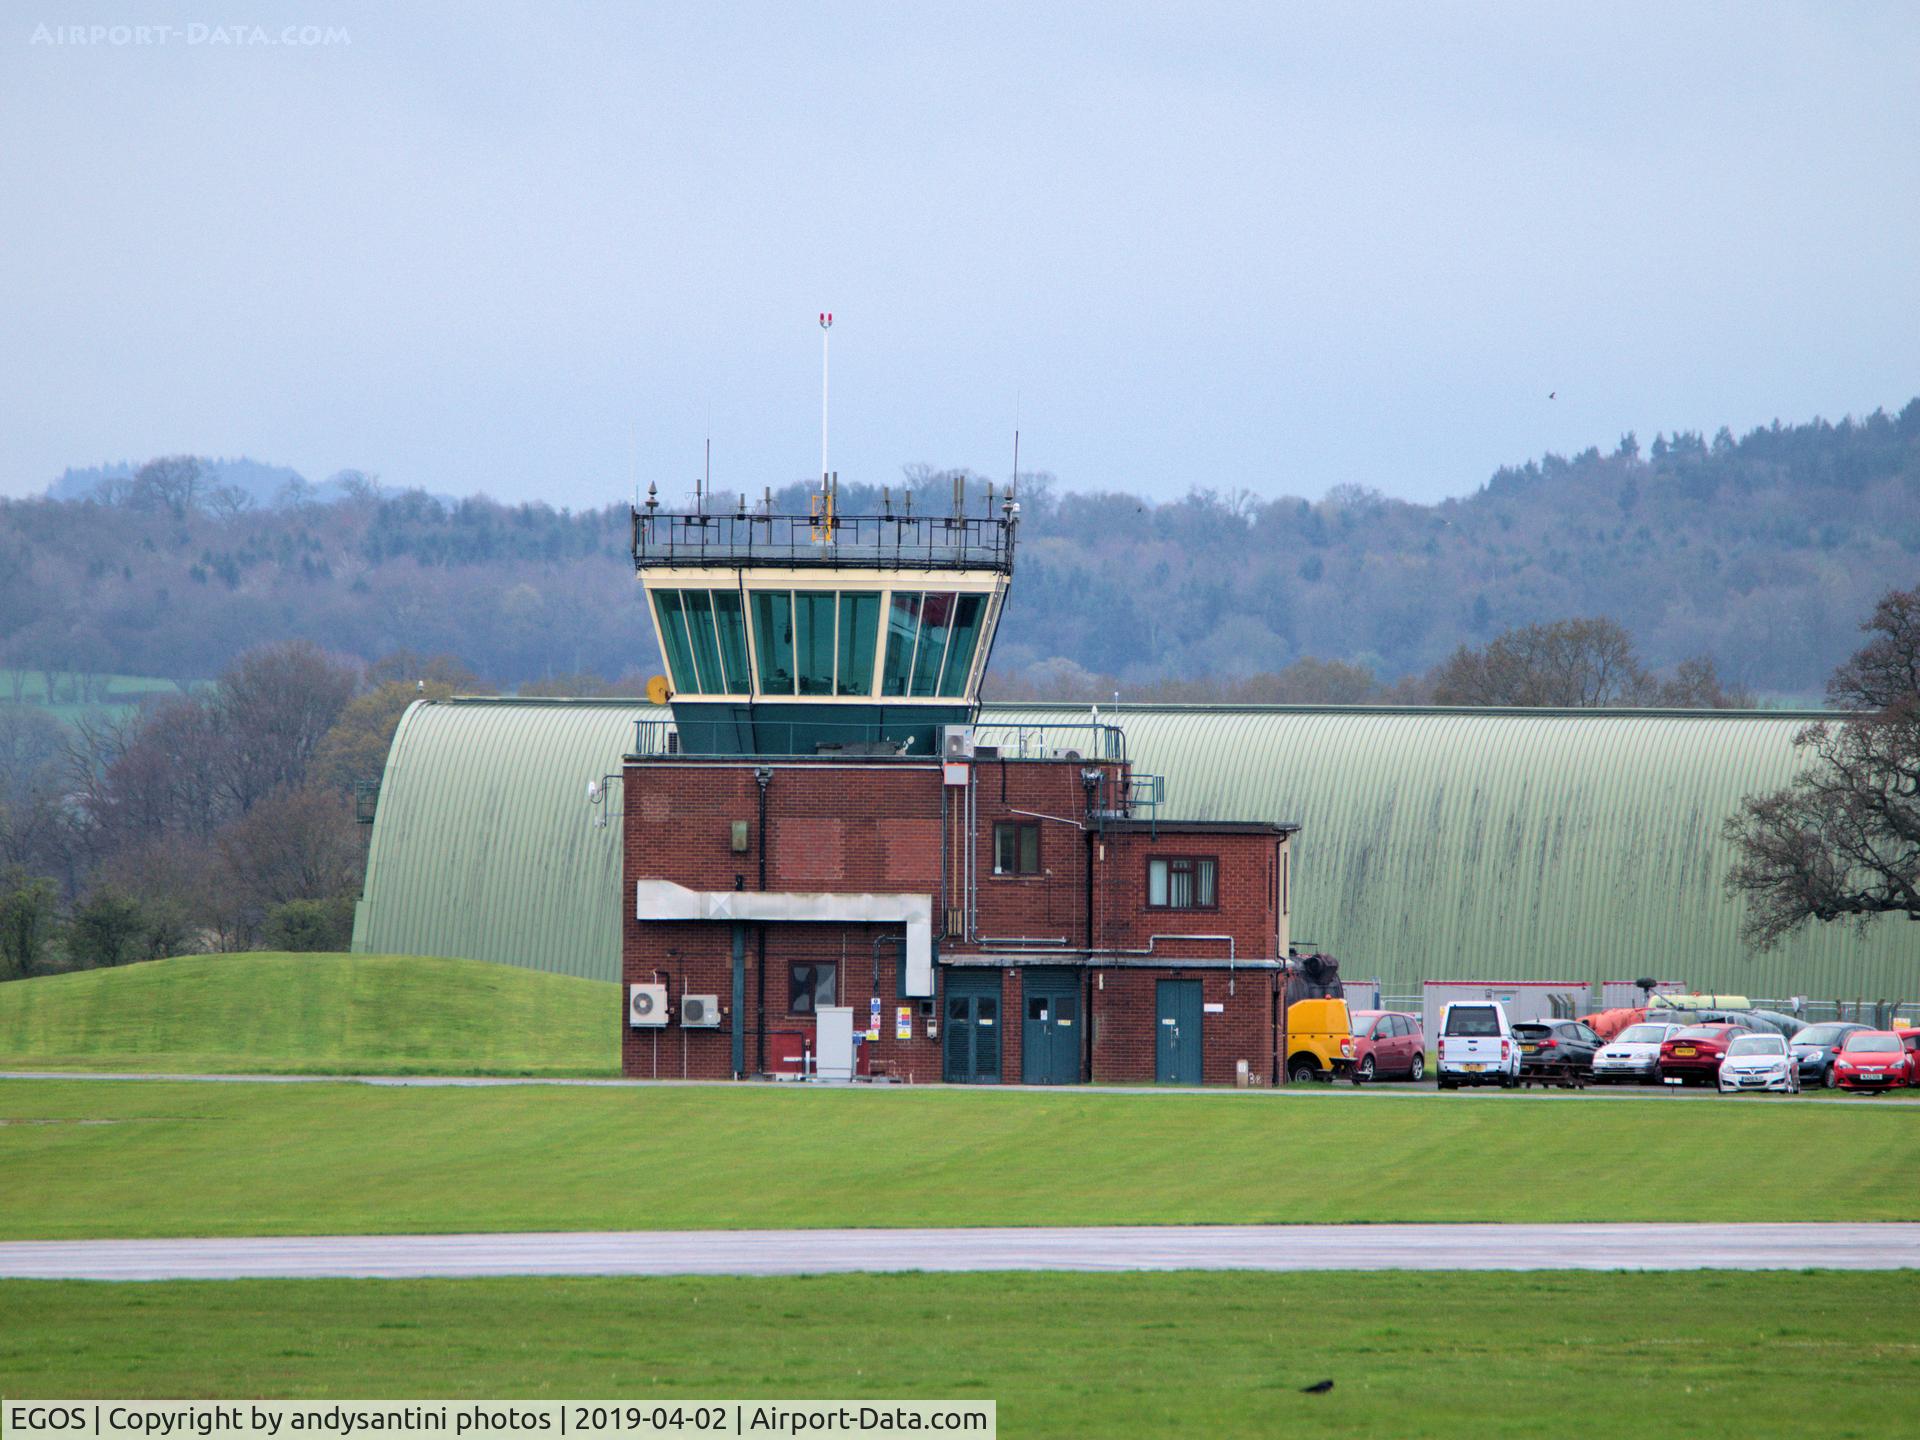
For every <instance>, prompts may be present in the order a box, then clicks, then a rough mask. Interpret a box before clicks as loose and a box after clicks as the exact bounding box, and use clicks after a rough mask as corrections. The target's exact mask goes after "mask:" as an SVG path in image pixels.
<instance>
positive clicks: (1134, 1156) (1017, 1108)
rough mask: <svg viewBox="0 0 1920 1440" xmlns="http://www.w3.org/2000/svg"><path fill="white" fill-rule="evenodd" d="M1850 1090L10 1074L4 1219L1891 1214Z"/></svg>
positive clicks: (410, 1221) (1908, 1215)
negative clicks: (1406, 1090) (1761, 1096)
mask: <svg viewBox="0 0 1920 1440" xmlns="http://www.w3.org/2000/svg"><path fill="white" fill-rule="evenodd" d="M1914 1121H1915V1117H1914V1115H1913V1113H1912V1112H1911V1111H1910V1110H1905V1109H1902V1110H1893V1109H1889V1108H1886V1107H1879V1106H1875V1105H1873V1104H1871V1103H1870V1102H1864V1103H1861V1104H1858V1105H1811V1104H1774V1105H1769V1104H1764V1103H1760V1102H1755V1103H1753V1104H1747V1105H1740V1104H1734V1103H1728V1104H1724V1105H1722V1104H1713V1103H1700V1104H1691V1103H1676V1102H1672V1101H1661V1100H1658V1099H1650V1100H1644V1101H1634V1100H1619V1101H1613V1100H1580V1099H1568V1100H1547V1099H1537V1100H1528V1099H1523V1098H1520V1097H1502V1098H1488V1099H1484V1100H1476V1099H1472V1098H1461V1097H1457V1096H1446V1097H1442V1096H1435V1095H1428V1096H1413V1095H1408V1096H1404V1097H1388V1096H1379V1097H1371V1098H1353V1097H1345V1096H1342V1095H1339V1094H1329V1093H1324V1092H1319V1093H1314V1094H1308V1095H1299V1096H1293V1097H1270V1096H1269V1097H1252V1096H1244V1097H1234V1096H1205V1095H1140V1096H1133V1095H1086V1094H1074V1093H1071V1092H1032V1091H1027V1092H1018V1093H1004V1094H1001V1093H988V1094H981V1093H979V1092H975V1091H970V1090H966V1089H960V1088H954V1089H945V1088H938V1087H925V1088H919V1089H911V1090H910V1089H877V1090H876V1089H859V1090H840V1091H831V1090H828V1091H822V1090H804V1091H803V1090H799V1089H794V1088H787V1087H773V1086H754V1087H741V1088H729V1087H687V1088H679V1087H668V1086H663V1087H644V1088H636V1089H615V1088H606V1089H602V1088H566V1087H551V1086H511V1087H493V1088H486V1089H472V1088H431V1089H421V1088H387V1087H369V1086H361V1085H349V1084H340V1085H329V1084H325V1083H317V1084H303V1085H273V1084H265V1083H261V1084H245V1083H237V1084H194V1083H189V1082H177V1083H169V1082H166V1081H154V1082H146V1083H138V1082H115V1081H68V1080H32V1081H25V1080H20V1081H8V1082H0V1236H3V1237H5V1238H28V1237H44V1238H57V1237H63V1236H70V1237H80V1236H107V1235H126V1236H153V1235H196V1234H223V1235H239V1234H282V1235H284V1234H303V1233H305V1234H310V1233H326V1232H357V1233H394V1232H402V1233H404V1232H414V1231H459V1230H541V1229H557V1230H570V1229H583V1230H601V1229H626V1228H637V1229H653V1228H662V1229H686V1228H703V1227H787V1226H801V1227H804V1226H833V1225H964V1224H972V1225H996V1224H1007V1225H1044V1224H1061V1225H1076V1224H1102V1223H1129V1222H1131V1223H1143V1224H1156V1223H1174V1222H1202V1223H1204V1222H1214V1223H1221V1222H1254V1221H1259V1222H1289V1221H1420V1220H1437V1221H1468V1220H1474V1221H1515V1220H1533V1221H1576V1220H1673V1221H1680V1220H1703V1221H1716V1220H1720V1221H1730V1220H1896V1219H1898V1220H1911V1219H1916V1218H1920V1185H1916V1183H1915V1176H1916V1174H1920V1124H1915V1123H1914Z"/></svg>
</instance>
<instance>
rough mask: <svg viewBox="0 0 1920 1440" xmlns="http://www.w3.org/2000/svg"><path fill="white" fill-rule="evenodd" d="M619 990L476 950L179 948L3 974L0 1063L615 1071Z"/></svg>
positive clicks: (397, 1071)
mask: <svg viewBox="0 0 1920 1440" xmlns="http://www.w3.org/2000/svg"><path fill="white" fill-rule="evenodd" d="M619 1022H620V994H619V987H618V986H616V985H613V984H610V983H606V982H602V981H594V980H576V979H574V978H573V977H571V976H567V975H548V974H543V973H541V972H539V971H533V970H522V969H519V968H518V967H516V966H512V965H490V964H487V963H485V962H482V961H478V960H435V959H428V958H425V957H421V956H394V955H278V954H248V955H189V956H182V957H180V958H179V959H175V960H155V961H152V962H150V963H148V964H144V965H128V966H125V967H123V968H121V969H117V970H88V971H82V972H80V973H78V974H72V975H49V976H43V977H41V978H39V979H35V980H16V981H14V982H12V983H10V984H6V985H0V1069H14V1070H161V1071H171V1072H175V1073H181V1072H195V1071H251V1072H256V1073H270V1074H368V1073H379V1074H389V1075H412V1074H424V1073H449V1072H456V1071H457V1072H460V1073H463V1074H478V1075H614V1074H618V1073H619V1068H620V1028H619Z"/></svg>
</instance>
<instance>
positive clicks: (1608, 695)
mask: <svg viewBox="0 0 1920 1440" xmlns="http://www.w3.org/2000/svg"><path fill="white" fill-rule="evenodd" d="M1433 682H1434V683H1433V698H1434V701H1435V703H1436V704H1440V705H1523V706H1547V707H1553V708H1559V709H1592V708H1595V707H1599V706H1606V705H1641V704H1645V703H1647V699H1648V697H1649V694H1650V692H1651V691H1652V689H1653V682H1652V680H1651V679H1650V678H1649V677H1648V675H1647V673H1646V672H1645V671H1644V670H1642V669H1641V668H1640V662H1639V660H1638V659H1637V658H1636V657H1635V656H1634V653H1633V637H1632V636H1630V635H1628V634H1627V632H1626V631H1625V630H1624V629H1622V628H1621V627H1620V626H1619V625H1617V624H1615V623H1614V622H1613V621H1611V620H1607V619H1591V620H1557V621H1555V622H1553V623H1552V624H1550V625H1527V626H1523V627H1521V628H1520V629H1517V630H1509V631H1507V632H1506V633H1505V634H1503V635H1499V636H1496V637H1495V638H1494V639H1493V640H1491V641H1490V642H1488V644H1487V645H1486V647H1485V648H1484V649H1480V650H1471V649H1468V648H1467V647H1466V646H1464V645H1463V646H1461V647H1460V648H1459V649H1458V650H1456V651H1454V652H1453V654H1452V656H1450V657H1449V658H1448V659H1447V660H1446V661H1444V662H1443V663H1442V664H1441V666H1440V667H1439V669H1438V670H1436V671H1435V672H1434V676H1433Z"/></svg>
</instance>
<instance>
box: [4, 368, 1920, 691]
mask: <svg viewBox="0 0 1920 1440" xmlns="http://www.w3.org/2000/svg"><path fill="white" fill-rule="evenodd" d="M969 478H970V483H972V484H973V485H975V486H976V487H977V486H978V485H980V484H982V483H983V481H981V480H980V478H979V477H969ZM1074 478H1075V480H1077V481H1079V482H1081V483H1085V481H1086V479H1087V478H1088V477H1074ZM792 488H793V489H794V490H797V488H798V487H792ZM907 488H911V489H912V490H913V492H914V494H915V497H916V499H915V507H916V509H919V508H923V507H938V508H941V509H944V508H945V507H946V506H947V505H948V504H949V503H950V496H951V493H952V474H951V472H940V471H935V470H932V469H930V468H928V467H909V470H908V471H907V472H906V474H905V475H904V477H903V478H901V479H899V480H896V481H895V482H894V483H893V486H892V492H893V498H894V502H895V503H896V504H898V503H900V499H901V494H902V491H903V490H904V489H907ZM1021 489H1022V494H1021V499H1022V504H1023V510H1024V515H1025V521H1024V524H1023V527H1022V530H1021V550H1020V557H1019V562H1018V567H1017V575H1016V581H1015V603H1014V604H1013V605H1012V606H1011V607H1010V609H1009V612H1008V619H1007V622H1006V625H1005V627H1004V630H1003V632H1002V636H1001V640H1000V644H999V647H998V649H997V650H996V652H995V656H994V669H995V672H996V674H997V675H999V676H1002V677H1006V678H1007V679H1009V680H1013V679H1016V678H1024V679H1029V680H1030V679H1031V677H1033V676H1036V675H1040V676H1045V677H1048V680H1049V682H1050V686H1051V688H1055V689H1061V688H1064V689H1068V690H1071V689H1072V688H1073V687H1074V686H1075V685H1077V684H1084V685H1085V686H1086V687H1088V688H1089V689H1090V687H1091V685H1092V683H1093V681H1092V678H1091V677H1092V675H1093V674H1102V675H1111V676H1117V677H1120V678H1121V679H1123V680H1124V681H1126V682H1127V683H1130V684H1144V683H1146V682H1150V681H1153V680H1156V679H1164V678H1168V677H1173V678H1187V677H1197V676H1214V677H1232V676H1238V675H1245V674H1249V673H1252V672H1265V671H1276V670H1280V669H1282V668H1283V667H1285V666H1287V665H1288V664H1289V663H1291V662H1292V661H1295V660H1297V659H1299V658H1301V657H1303V656H1316V657H1320V658H1323V659H1337V660H1350V661H1357V662H1359V663H1361V664H1364V665H1366V666H1368V667H1369V668H1370V669H1372V670H1373V671H1374V672H1375V674H1377V675H1379V676H1382V677H1386V678H1392V677H1396V676H1400V675H1406V674H1410V673H1415V672H1419V671H1423V670H1425V669H1426V668H1428V667H1429V666H1431V665H1433V664H1434V663H1435V662H1437V661H1439V660H1441V659H1443V658H1444V657H1445V656H1446V655H1447V654H1448V653H1449V652H1451V651H1452V650H1453V649H1454V648H1455V647H1456V646H1458V645H1461V644H1463V643H1465V644H1475V643H1479V642H1481V641H1483V640H1485V639H1487V638H1488V637H1491V636H1493V635H1495V634H1497V633H1498V632H1500V631H1501V630H1503V629H1505V628H1507V627H1509V626H1513V625H1520V624H1526V623H1531V622H1535V621H1541V620H1553V619H1560V618H1564V617H1568V616H1574V615H1605V616H1610V617H1612V618H1613V619H1615V620H1617V621H1619V622H1620V623H1621V624H1623V625H1624V626H1625V627H1626V628H1627V629H1628V630H1629V631H1630V632H1632V634H1633V635H1634V637H1635V638H1636V640H1637V641H1638V643H1639V646H1640V651H1641V655H1642V657H1643V658H1644V659H1645V660H1646V661H1647V662H1648V663H1650V664H1651V665H1654V666H1662V665H1668V664H1671V663H1673V662H1674V661H1676V660H1678V659H1680V658H1682V657H1685V656H1690V655H1697V654H1703V653H1704V654H1707V655H1711V656H1712V657H1713V658H1714V659H1715V660H1716V661H1717V662H1718V663H1719V666H1720V669H1721V673H1722V674H1723V675H1724V676H1726V677H1727V678H1728V679H1729V680H1731V681H1734V682H1736V683H1741V684H1745V685H1747V686H1750V687H1753V688H1754V689H1757V690H1759V691H1761V692H1763V693H1775V694H1782V693H1785V694H1793V693H1799V694H1808V693H1816V692H1818V691H1819V689H1820V688H1821V686H1822V684H1823V683H1824V680H1825V678H1826V675H1827V673H1828V672H1829V671H1830V670H1831V669H1832V667H1833V666H1834V665H1835V664H1836V663H1837V662H1838V661H1839V660H1840V659H1842V658H1843V657H1844V656H1845V655H1846V654H1848V653H1849V652H1850V650H1851V649H1853V648H1854V646H1855V644H1856V642H1857V633H1856V627H1857V626H1858V624H1859V622H1860V619H1861V617H1862V616H1864V615H1866V614H1867V613H1868V612H1869V611H1870V610H1871V609H1872V606H1873V603H1874V601H1875V600H1876V599H1877V598H1878V596H1879V595H1880V594H1881V593H1883V592H1884V591H1886V590H1888V589H1890V588H1892V587H1895V586H1911V585H1912V584H1913V583H1914V581H1915V579H1916V577H1917V576H1920V400H1916V401H1914V402H1913V403H1911V404H1909V405H1908V406H1907V407H1906V408H1905V409H1904V410H1902V411H1901V413H1900V414H1899V416H1898V417H1897V418H1896V417H1890V416H1887V415H1885V414H1883V413H1879V412H1876V413H1875V414H1873V415H1871V416H1869V417H1867V418H1866V419H1865V420H1858V421H1856V420H1846V421H1842V422H1840V423H1839V424H1829V423H1827V422H1825V421H1814V422H1812V423H1809V424H1805V425H1796V426H1790V427H1789V426H1781V425H1778V424H1776V425H1774V426H1772V427H1769V428H1766V429H1761V430H1755V431H1754V432H1752V433H1751V434H1749V435H1747V436H1745V437H1744V438H1741V439H1735V438H1734V437H1733V436H1732V435H1730V434H1728V433H1727V432H1726V431H1724V430H1722V431H1721V432H1720V434H1719V435H1717V436H1715V437H1714V438H1713V439H1712V440H1711V441H1708V440H1706V439H1704V438H1703V437H1702V436H1699V435H1695V434H1682V435H1678V436H1672V437H1666V436H1662V437H1656V438H1655V439H1654V440H1653V441H1652V442H1651V443H1650V444H1648V445H1646V446H1645V447H1644V448H1643V447H1642V446H1641V445H1640V444H1639V443H1638V442H1636V441H1635V440H1634V439H1633V438H1632V437H1627V438H1626V439H1625V440H1623V441H1622V442H1621V443H1620V445H1619V446H1618V447H1617V448H1616V449H1615V450H1614V451H1613V452H1612V453H1610V454H1602V453H1601V452H1600V451H1599V450H1597V449H1594V450H1588V451H1586V452H1585V453H1583V454H1580V455H1576V456H1573V457H1572V458H1571V459H1568V458H1563V457H1560V456H1555V455H1549V456H1547V457H1546V458H1545V459H1543V460H1540V461H1537V462H1530V463H1528V464H1526V465H1525V466H1522V467H1519V468H1506V469H1502V470H1501V471H1499V472H1498V473H1497V474H1496V475H1494V476H1493V477H1492V479H1491V480H1490V481H1489V482H1488V483H1487V484H1486V486H1485V487H1483V488H1482V489H1481V490H1480V491H1478V492H1477V493H1475V494H1474V495H1472V496H1470V497H1467V498H1465V499H1460V500H1449V501H1446V502H1443V503H1441V504H1439V505H1415V504H1408V503H1405V502H1402V501H1396V500H1389V499H1386V498H1384V497H1382V496H1380V495H1378V494H1375V493H1373V492H1370V491H1360V490H1355V489H1351V488H1342V489H1337V490H1335V491H1333V492H1331V493H1330V494H1328V495H1327V496H1326V497H1324V498H1323V499H1320V500H1318V501H1309V500H1305V499H1298V498H1291V497H1289V498H1280V499H1263V498H1260V497H1258V496H1255V495H1253V494H1251V493H1249V492H1247V491H1245V490H1242V489H1239V488H1236V487H1235V486H1234V485H1233V484H1232V483H1231V481H1230V480H1229V479H1224V478H1223V479H1222V480H1221V481H1220V483H1218V484H1216V485H1214V486H1211V487H1208V488H1201V489H1195V490H1194V491H1193V492H1192V493H1191V494H1189V495H1188V496H1187V497H1186V498H1185V499H1182V500H1179V501H1175V502H1171V503H1163V504H1154V503H1152V502H1149V501H1146V500H1143V499H1140V498H1138V497H1135V496H1131V495H1123V494H1116V493H1105V492H1088V491H1069V490H1067V489H1065V488H1064V487H1058V486H1055V485H1054V484H1052V483H1051V481H1050V480H1049V479H1048V477H1044V476H1022V477H1021ZM327 493H338V494H339V495H340V498H337V499H332V500H327V501H324V502H322V501H319V500H316V499H314V498H312V496H311V494H310V495H309V496H308V498H305V499H299V500H295V501H294V502H293V503H288V504H282V505H276V506H273V507H262V506H260V505H258V504H255V503H250V502H249V501H248V499H247V497H246V496H244V495H241V494H238V493H236V492H235V491H234V490H233V489H232V488H231V487H218V486H211V485H208V484H206V483H204V478H203V476H202V475H201V473H200V472H199V470H198V469H197V468H196V466H195V464H194V463H193V462H189V461H182V460H178V459H171V460H164V461H157V462H153V463H151V464H149V465H147V466H145V467H142V468H141V469H140V470H138V471H137V472H136V473H135V474H134V475H133V476H132V478H131V479H126V478H118V477H116V478H115V479H114V480H113V481H112V483H110V484H106V485H104V486H103V487H102V489H101V491H100V493H98V494H96V495H95V496H94V497H92V498H87V499H79V500H54V499H38V500H14V501H6V502H0V646H4V650H3V651H0V666H7V667H14V668H16V669H30V668H57V669H62V670H69V671H78V672H81V673H83V674H86V673H109V672H119V673H125V674H144V675H162V676H169V677H176V678H181V679H186V678H198V677H203V676H208V675H212V674H215V673H217V672H218V671H220V670H221V669H222V668H223V667H224V666H225V665H226V663H227V662H228V661H229V660H230V659H231V658H232V657H233V656H234V655H235V654H237V653H238V652H240V651H242V650H244V649H246V648H248V647H249V646H252V645H255V644H258V643H261V642H265V641H271V640H278V639H285V638H290V637H304V638H307V639H311V640H314V641H316V642H318V643H319V644H321V645H323V646H325V647H327V648H329V649H331V650H335V651H339V652H343V653H346V654H350V655H357V656H360V657H362V658H368V659H371V658H373V657H375V656H379V655H383V654H387V653H389V652H392V651H395V650H400V649H411V650H415V651H420V652H423V653H435V652H451V653H453V654H456V655H458V656H460V657H462V658H463V659H464V660H465V661H466V662H467V663H468V664H469V665H471V666H472V667H473V668H474V669H475V670H476V671H478V672H479V673H481V674H483V675H487V676H490V677H492V678H493V679H495V680H497V681H499V682H501V683H504V684H508V685H513V684H518V683H521V682H526V681H532V680H537V679H540V678H542V677H544V676H550V675H556V674H562V673H572V672H583V671H584V672H597V673H599V674H602V675H605V676H607V677H609V678H613V677H617V676H619V675H621V674H622V673H624V672H629V671H633V670H641V671H644V670H647V669H650V668H653V667H655V666H656V665H657V661H656V659H655V657H654V655H653V653H652V651H653V647H652V642H651V639H650V638H649V636H648V631H647V627H646V626H645V624H644V616H643V613H642V609H641V605H640V597H639V594H638V589H637V587H636V586H635V584H634V582H633V578H632V575H631V570H630V566H629V564H628V561H627V557H626V545H627V534H628V532H627V513H626V507H625V504H624V503H615V504H613V505H610V506H608V507H607V508H606V509H603V510H595V511H589V512H581V513H570V512H568V511H564V510H560V511H556V510H553V509H550V508H548V507H546V506H540V505H519V506H505V505H499V504H496V503H493V502H491V501H488V500H484V499H473V500H467V501H463V502H460V503H458V504H451V505H449V504H447V503H444V502H442V501H440V500H436V499H433V498H431V497H428V496H426V495H423V494H420V493H418V492H408V493H397V494H396V493H383V492H382V491H380V490H379V489H378V488H377V487H376V486H374V485H372V484H370V483H367V482H365V481H364V480H361V479H359V477H355V483H351V484H348V485H345V486H342V487H340V489H339V490H338V491H335V492H327ZM754 493H755V494H757V493H758V487H754ZM842 497H843V498H842V504H843V508H845V509H863V508H865V507H867V506H868V505H871V504H875V503H877V499H878V492H877V489H868V488H867V487H862V486H855V485H852V484H848V485H845V486H844V487H843V491H842ZM663 498H667V499H670V500H672V501H674V502H678V501H679V499H680V498H681V497H679V496H671V497H663ZM794 498H795V496H794V495H792V494H789V496H788V499H790V500H791V499H794ZM714 503H715V504H717V505H725V506H728V507H729V508H731V505H732V503H733V502H732V500H731V498H730V497H728V496H726V495H725V494H724V493H723V494H722V495H720V496H717V497H716V498H715V502H714ZM972 503H974V504H978V503H980V500H979V498H978V495H977V488H976V498H975V499H974V500H973V501H972ZM1083 672H1087V673H1084V674H1083Z"/></svg>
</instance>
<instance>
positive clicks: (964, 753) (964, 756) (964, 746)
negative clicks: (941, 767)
mask: <svg viewBox="0 0 1920 1440" xmlns="http://www.w3.org/2000/svg"><path fill="white" fill-rule="evenodd" d="M940 758H941V759H943V760H971V759H972V758H973V727H972V726H971V725H942V726H941V727H940Z"/></svg>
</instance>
